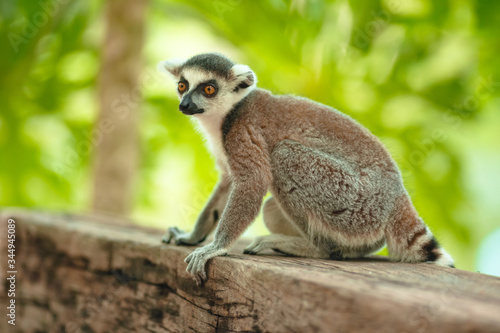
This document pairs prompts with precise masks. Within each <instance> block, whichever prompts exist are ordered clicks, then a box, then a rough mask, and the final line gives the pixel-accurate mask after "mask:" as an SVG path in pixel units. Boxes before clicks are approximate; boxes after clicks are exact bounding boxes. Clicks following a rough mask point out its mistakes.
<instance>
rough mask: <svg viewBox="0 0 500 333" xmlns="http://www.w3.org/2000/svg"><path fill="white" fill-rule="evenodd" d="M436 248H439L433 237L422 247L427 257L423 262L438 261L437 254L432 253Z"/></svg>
mask: <svg viewBox="0 0 500 333" xmlns="http://www.w3.org/2000/svg"><path fill="white" fill-rule="evenodd" d="M437 248H439V243H438V241H437V240H436V238H435V237H432V239H431V240H429V241H428V242H427V243H426V244H425V245H424V246H423V250H424V253H425V254H426V256H427V257H426V258H425V261H436V260H437V259H439V254H438V253H436V252H435V251H434V250H435V249H437Z"/></svg>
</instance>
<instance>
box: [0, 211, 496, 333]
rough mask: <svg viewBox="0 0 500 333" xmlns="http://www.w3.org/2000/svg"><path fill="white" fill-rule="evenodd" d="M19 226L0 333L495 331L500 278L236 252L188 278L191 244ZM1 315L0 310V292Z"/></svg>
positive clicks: (30, 218) (62, 222)
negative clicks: (9, 310)
mask: <svg viewBox="0 0 500 333" xmlns="http://www.w3.org/2000/svg"><path fill="white" fill-rule="evenodd" d="M8 218H13V219H14V220H15V221H16V243H15V245H16V257H15V258H16V259H15V260H16V269H17V275H16V298H15V299H16V326H11V325H9V324H7V320H6V319H5V317H6V316H5V314H2V317H3V318H2V320H1V324H0V330H1V331H2V332H500V316H499V314H500V279H499V278H496V277H493V276H488V275H484V274H478V273H472V272H467V271H462V270H459V269H451V268H443V267H437V266H433V265H428V264H400V263H391V262H388V261H386V260H384V259H382V258H380V257H379V258H370V259H364V260H352V261H330V260H318V259H304V258H295V257H286V256H283V255H280V254H273V253H269V254H264V255H257V256H250V255H243V254H242V248H243V246H244V243H245V242H240V243H238V244H237V245H236V246H235V248H234V249H233V251H232V252H231V253H230V254H229V255H228V256H225V257H218V258H215V259H213V260H212V261H211V262H209V264H208V274H209V280H208V282H207V283H206V284H205V285H204V286H202V287H198V286H196V284H195V282H194V281H193V280H192V279H191V278H190V276H189V275H188V274H187V273H186V272H185V269H186V264H185V263H184V261H183V260H184V258H185V257H186V255H187V254H189V253H190V252H191V251H192V250H193V248H192V247H178V246H174V245H166V244H162V243H161V242H160V238H161V235H162V231H161V230H155V229H148V228H142V227H137V226H134V225H132V224H130V223H128V222H124V221H121V220H112V219H109V218H105V217H99V216H78V215H69V214H49V213H43V212H34V211H31V212H30V211H22V210H12V209H10V210H5V211H4V212H3V213H2V214H1V228H2V230H1V237H2V238H1V240H2V246H1V251H2V252H1V254H2V257H1V258H2V259H1V260H2V271H1V274H2V276H1V278H2V281H6V280H5V279H6V276H5V274H6V271H7V269H5V264H4V263H6V260H7V254H6V252H5V250H6V245H5V244H6V238H5V236H6V225H7V223H6V221H7V219H8ZM0 288H1V289H0V297H1V304H2V306H1V308H2V309H4V310H3V311H4V312H5V311H6V310H5V309H6V304H7V302H8V301H9V299H8V297H7V290H6V289H7V288H8V285H7V284H6V283H2V284H1V287H0Z"/></svg>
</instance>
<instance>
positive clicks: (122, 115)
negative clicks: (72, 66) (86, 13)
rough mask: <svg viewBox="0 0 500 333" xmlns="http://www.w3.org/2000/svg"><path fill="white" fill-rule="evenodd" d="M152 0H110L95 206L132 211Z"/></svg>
mask: <svg viewBox="0 0 500 333" xmlns="http://www.w3.org/2000/svg"><path fill="white" fill-rule="evenodd" d="M146 4H147V0H110V1H108V2H107V5H106V10H105V21H106V33H105V39H104V45H103V54H102V65H101V72H100V77H99V101H100V113H99V117H98V121H97V123H96V125H95V127H94V133H93V139H94V140H95V141H96V146H97V150H96V154H95V166H94V192H93V209H94V211H102V212H108V213H114V214H120V215H126V214H128V213H129V211H130V208H131V200H132V194H133V187H134V178H135V173H136V169H137V164H138V134H137V133H138V128H137V124H138V119H139V105H140V101H141V91H140V90H141V85H140V82H139V77H140V72H141V65H142V60H141V50H142V45H143V39H144V14H145V9H146Z"/></svg>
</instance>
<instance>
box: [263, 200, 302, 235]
mask: <svg viewBox="0 0 500 333" xmlns="http://www.w3.org/2000/svg"><path fill="white" fill-rule="evenodd" d="M262 213H263V215H264V223H265V225H266V227H267V229H269V231H270V232H271V233H273V234H281V235H288V236H301V233H300V231H299V230H298V229H297V227H296V226H295V225H294V223H293V222H291V221H290V220H289V219H288V218H287V217H286V216H285V215H284V214H283V211H282V210H281V208H280V207H279V205H278V203H277V202H276V199H275V198H274V197H270V198H269V199H267V200H266V202H265V203H264V208H263V209H262Z"/></svg>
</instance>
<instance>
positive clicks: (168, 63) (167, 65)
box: [157, 58, 186, 80]
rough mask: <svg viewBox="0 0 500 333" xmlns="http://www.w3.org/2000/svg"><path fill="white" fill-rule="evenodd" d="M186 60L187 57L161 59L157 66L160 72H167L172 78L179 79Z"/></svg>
mask: <svg viewBox="0 0 500 333" xmlns="http://www.w3.org/2000/svg"><path fill="white" fill-rule="evenodd" d="M185 62H186V59H179V58H174V59H170V60H165V61H160V62H159V63H158V66H157V68H158V71H159V72H161V73H164V74H167V75H168V76H170V77H171V78H172V79H174V80H177V79H178V77H179V74H180V69H181V67H182V65H183V64H184V63H185Z"/></svg>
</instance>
